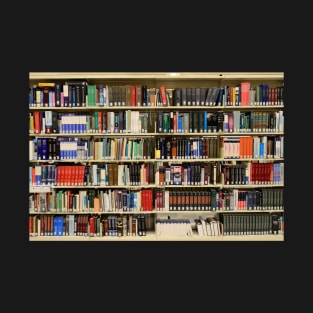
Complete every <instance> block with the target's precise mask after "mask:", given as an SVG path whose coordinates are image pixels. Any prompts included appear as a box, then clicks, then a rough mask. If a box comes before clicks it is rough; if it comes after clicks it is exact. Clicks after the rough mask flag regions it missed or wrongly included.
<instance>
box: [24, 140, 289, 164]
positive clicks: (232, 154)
mask: <svg viewBox="0 0 313 313" xmlns="http://www.w3.org/2000/svg"><path fill="white" fill-rule="evenodd" d="M152 152H153V149H152V139H151V138H139V139H130V138H102V139H100V138H99V139H81V138H67V137H63V138H60V137H58V138H51V137H38V138H35V139H31V140H29V153H30V154H29V156H30V158H29V159H30V160H105V159H112V160H123V159H125V160H128V159H134V160H135V159H137V160H138V159H151V158H156V159H196V158H218V157H219V155H220V154H221V155H222V156H223V158H225V159H227V158H228V159H237V158H256V159H257V158H281V157H283V154H284V136H280V135H278V136H262V137H258V136H251V137H221V140H219V139H218V138H217V137H209V138H192V139H179V138H164V137H163V138H162V137H160V138H156V144H155V150H154V155H153V153H152Z"/></svg>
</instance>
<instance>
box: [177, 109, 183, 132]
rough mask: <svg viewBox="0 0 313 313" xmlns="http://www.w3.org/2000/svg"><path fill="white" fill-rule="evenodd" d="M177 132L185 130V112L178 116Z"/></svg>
mask: <svg viewBox="0 0 313 313" xmlns="http://www.w3.org/2000/svg"><path fill="white" fill-rule="evenodd" d="M177 132H178V133H182V132H183V114H181V113H179V114H178V117H177Z"/></svg>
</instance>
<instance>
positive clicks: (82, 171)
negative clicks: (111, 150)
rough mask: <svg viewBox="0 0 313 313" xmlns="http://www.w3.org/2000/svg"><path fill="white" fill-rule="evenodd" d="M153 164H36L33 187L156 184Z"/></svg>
mask: <svg viewBox="0 0 313 313" xmlns="http://www.w3.org/2000/svg"><path fill="white" fill-rule="evenodd" d="M154 167H155V166H154V164H153V163H141V164H139V163H133V164H117V163H107V164H103V165H101V167H98V164H92V165H91V166H86V165H55V164H36V165H34V166H30V167H29V183H30V185H37V186H38V185H55V186H84V185H94V186H101V185H103V186H117V185H119V186H140V185H148V184H153V183H154V182H155V175H154Z"/></svg>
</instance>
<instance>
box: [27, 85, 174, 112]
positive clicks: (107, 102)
mask: <svg viewBox="0 0 313 313" xmlns="http://www.w3.org/2000/svg"><path fill="white" fill-rule="evenodd" d="M167 98H168V95H167ZM160 101H162V99H161V91H160V90H159V89H156V88H154V87H147V86H146V85H123V86H111V85H95V84H88V83H87V82H84V83H81V84H75V85H74V84H68V83H65V84H62V83H55V85H54V86H41V87H40V86H39V85H34V86H32V87H30V88H29V106H30V107H33V106H39V107H95V106H99V107H108V106H110V107H112V106H155V105H156V103H160Z"/></svg>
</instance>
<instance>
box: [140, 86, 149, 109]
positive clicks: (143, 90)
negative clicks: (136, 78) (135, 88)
mask: <svg viewBox="0 0 313 313" xmlns="http://www.w3.org/2000/svg"><path fill="white" fill-rule="evenodd" d="M141 103H142V105H143V106H147V105H148V99H147V85H142V86H141Z"/></svg>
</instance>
